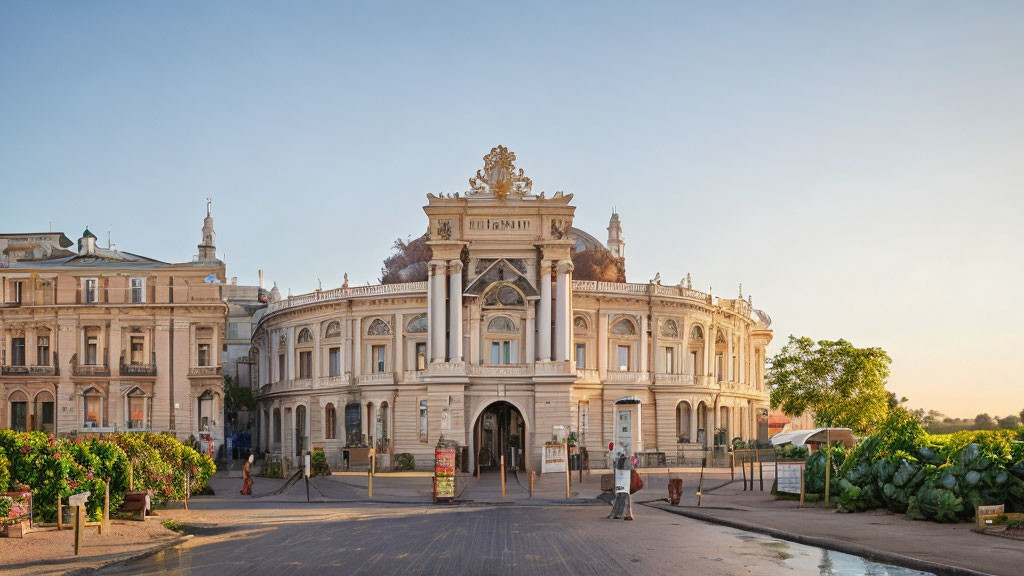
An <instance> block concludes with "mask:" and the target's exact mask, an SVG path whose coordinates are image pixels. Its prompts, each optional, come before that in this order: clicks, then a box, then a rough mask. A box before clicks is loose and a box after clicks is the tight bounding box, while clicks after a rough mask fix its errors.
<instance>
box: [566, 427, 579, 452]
mask: <svg viewBox="0 0 1024 576" xmlns="http://www.w3.org/2000/svg"><path fill="white" fill-rule="evenodd" d="M577 440H578V438H577V437H576V433H575V432H570V433H569V436H568V437H567V438H566V439H565V441H566V443H567V444H569V454H576V453H577V452H578V451H579V447H578V446H577V445H576V443H577Z"/></svg>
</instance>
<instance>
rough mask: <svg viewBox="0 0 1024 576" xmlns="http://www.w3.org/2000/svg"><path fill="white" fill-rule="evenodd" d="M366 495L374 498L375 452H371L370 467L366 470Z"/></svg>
mask: <svg viewBox="0 0 1024 576" xmlns="http://www.w3.org/2000/svg"><path fill="white" fill-rule="evenodd" d="M366 497H367V498H368V499H370V498H373V454H372V453H371V454H370V469H369V470H367V471H366Z"/></svg>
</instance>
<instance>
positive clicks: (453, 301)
mask: <svg viewBox="0 0 1024 576" xmlns="http://www.w3.org/2000/svg"><path fill="white" fill-rule="evenodd" d="M448 286H449V288H448V290H449V293H448V302H449V303H450V305H449V309H448V314H449V316H450V318H449V322H448V323H449V325H450V326H451V334H450V335H449V338H448V357H449V358H451V361H452V362H462V262H461V261H459V260H451V261H450V262H448Z"/></svg>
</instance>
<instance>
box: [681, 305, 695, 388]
mask: <svg viewBox="0 0 1024 576" xmlns="http://www.w3.org/2000/svg"><path fill="white" fill-rule="evenodd" d="M679 328H680V329H681V330H682V331H683V352H682V354H683V357H682V361H683V363H682V365H681V366H680V370H679V371H680V372H682V373H683V374H691V375H692V374H693V373H695V372H696V371H697V367H696V366H692V367H691V366H690V326H689V325H688V324H687V323H686V318H685V317H684V318H682V321H681V322H680V323H679ZM694 383H696V382H694Z"/></svg>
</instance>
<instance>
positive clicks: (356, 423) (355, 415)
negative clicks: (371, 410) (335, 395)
mask: <svg viewBox="0 0 1024 576" xmlns="http://www.w3.org/2000/svg"><path fill="white" fill-rule="evenodd" d="M362 415H363V411H362V410H361V409H360V405H359V404H346V405H345V442H346V443H347V444H348V445H349V446H357V445H358V442H359V440H360V439H361V437H362V435H363V432H362V426H363V423H362Z"/></svg>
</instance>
